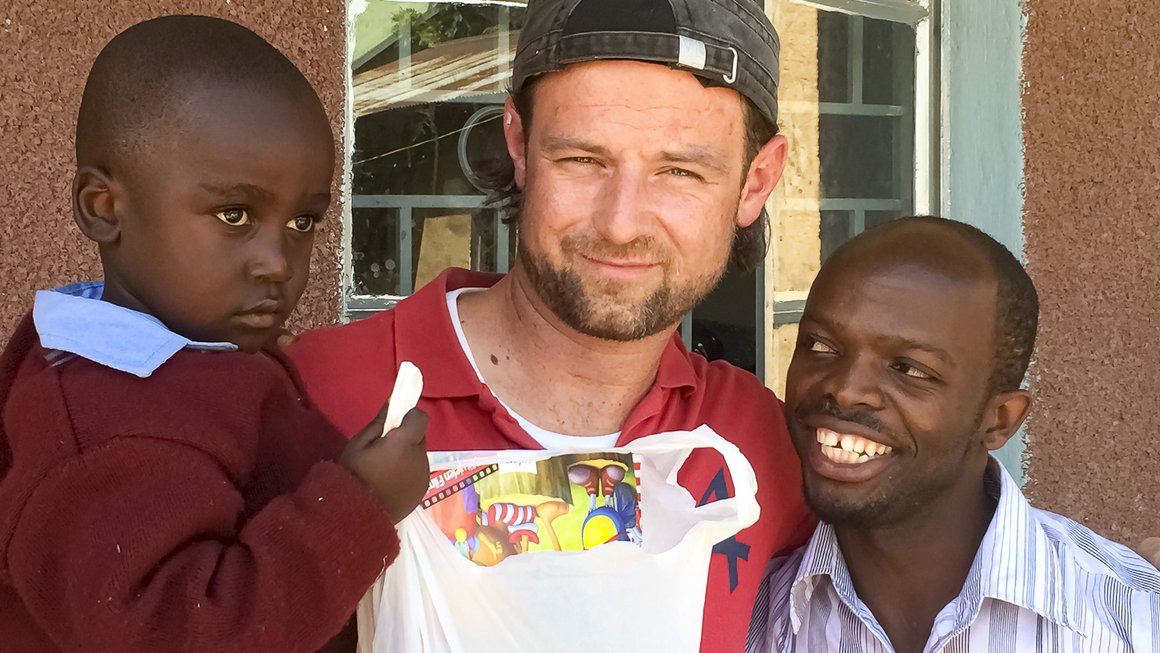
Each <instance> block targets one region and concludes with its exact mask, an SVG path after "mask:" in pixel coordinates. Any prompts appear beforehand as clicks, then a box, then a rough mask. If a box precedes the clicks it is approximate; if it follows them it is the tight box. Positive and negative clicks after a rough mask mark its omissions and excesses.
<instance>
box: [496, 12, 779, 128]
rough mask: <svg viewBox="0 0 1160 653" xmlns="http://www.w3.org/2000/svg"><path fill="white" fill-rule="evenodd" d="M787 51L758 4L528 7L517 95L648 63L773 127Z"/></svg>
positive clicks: (515, 75) (516, 69) (515, 67)
mask: <svg viewBox="0 0 1160 653" xmlns="http://www.w3.org/2000/svg"><path fill="white" fill-rule="evenodd" d="M780 49H781V43H780V41H779V40H778V37H777V32H776V31H775V30H774V29H773V25H772V24H770V22H769V18H767V17H766V15H765V13H764V12H763V11H762V8H761V7H760V6H759V5H758V3H757V0H528V7H527V11H526V13H525V14H524V26H523V29H522V30H521V31H520V39H519V43H518V45H517V46H516V58H515V61H514V62H513V64H512V90H513V91H514V92H517V93H518V92H519V91H520V90H521V89H522V88H523V86H524V84H526V83H527V82H528V80H530V79H532V78H533V77H535V76H537V75H541V74H543V73H548V72H553V71H557V70H560V69H562V68H563V67H564V66H566V65H568V64H571V63H579V62H582V61H594V60H597V59H634V60H638V61H649V62H655V63H660V64H667V65H669V66H671V67H673V68H675V69H678V70H687V71H688V72H690V73H692V74H694V75H696V76H697V78H698V79H700V80H701V83H703V84H705V85H706V86H723V87H727V88H731V89H734V90H735V91H737V92H738V93H741V94H742V95H744V96H745V97H747V98H749V100H750V101H752V102H753V104H754V105H756V106H757V108H758V110H760V111H761V113H762V115H764V116H765V118H766V119H767V120H769V124H770V125H771V126H772V125H776V124H777V82H778V56H779V52H780Z"/></svg>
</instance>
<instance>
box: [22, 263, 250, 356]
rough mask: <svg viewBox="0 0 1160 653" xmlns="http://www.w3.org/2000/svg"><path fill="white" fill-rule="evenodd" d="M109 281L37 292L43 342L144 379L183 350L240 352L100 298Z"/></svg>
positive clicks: (35, 318)
mask: <svg viewBox="0 0 1160 653" xmlns="http://www.w3.org/2000/svg"><path fill="white" fill-rule="evenodd" d="M103 292H104V283H102V282H99V281H94V282H86V283H74V284H72V285H68V286H63V287H61V288H57V289H55V290H41V291H39V292H37V293H36V300H35V302H34V304H33V307H32V321H33V324H34V325H35V326H36V333H37V335H38V336H39V337H40V345H41V346H42V347H44V348H45V349H48V350H54V351H63V352H67V353H69V354H74V355H76V356H80V357H82V358H87V359H88V360H91V361H93V362H94V363H99V364H101V365H104V366H105V367H110V368H112V369H115V370H119V371H121V372H126V373H129V374H132V375H134V376H138V377H141V378H145V377H148V376H150V375H151V374H153V372H155V371H157V368H159V367H161V366H162V365H163V364H164V363H165V362H166V361H168V360H169V359H170V358H172V357H173V355H174V354H176V353H177V352H179V351H181V350H182V349H186V348H188V349H201V350H209V351H235V350H237V346H236V345H234V344H232V343H228V342H198V341H194V340H190V339H188V338H186V337H184V336H181V335H178V334H176V333H174V332H172V331H170V330H169V329H168V328H167V327H166V326H165V325H164V324H162V323H161V320H158V319H157V318H155V317H153V316H152V315H148V314H145V313H141V312H139V311H134V310H132V309H128V308H125V307H123V306H118V305H116V304H110V303H109V302H106V301H102V300H101V294H102V293H103Z"/></svg>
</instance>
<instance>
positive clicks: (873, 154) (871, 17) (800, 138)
mask: <svg viewBox="0 0 1160 653" xmlns="http://www.w3.org/2000/svg"><path fill="white" fill-rule="evenodd" d="M925 2H926V0H924V3H921V4H920V3H918V2H913V1H911V0H809V1H806V0H767V3H766V8H767V11H768V12H769V14H770V16H771V17H772V18H773V20H774V23H775V25H776V26H777V28H778V32H779V33H780V35H781V39H782V60H781V69H782V81H781V87H780V89H779V93H780V102H781V108H780V122H781V125H780V127H781V131H782V133H783V134H785V136H786V137H787V138H788V139H789V142H790V162H789V167H788V168H787V171H786V175H785V178H784V179H783V181H782V183H781V184H780V186H779V188H778V190H777V191H776V192H775V195H774V197H772V198H771V201H770V217H771V232H772V246H771V255H770V257H769V258H768V259H767V261H766V263H765V266H764V268H763V269H760V270H758V271H756V272H755V273H750V274H733V275H729V276H727V277H726V279H724V280H723V282H722V284H721V286H720V287H719V288H718V289H717V290H716V291H714V293H713V294H712V295H711V296H710V297H708V298H707V299H706V301H705V302H703V303H702V305H700V306H698V307H697V309H695V310H694V311H693V312H692V314H691V315H690V316H688V317H687V318H686V320H685V321H684V323H683V325H682V335H683V336H684V337H685V340H686V342H688V343H689V344H690V346H691V348H693V349H694V350H697V351H699V352H701V353H703V354H705V355H706V356H707V357H709V358H721V359H725V360H728V361H730V362H732V363H734V364H735V365H737V366H739V367H742V368H745V369H749V370H751V371H753V372H755V373H757V374H758V375H759V376H763V377H764V378H765V379H766V381H767V383H768V384H769V385H770V386H772V387H774V388H778V389H780V386H781V382H782V379H783V378H784V373H785V367H786V366H787V365H788V361H789V354H790V353H791V352H792V348H793V342H794V340H795V338H796V333H797V327H796V322H797V319H798V317H800V313H801V308H802V305H803V304H804V300H805V297H806V292H807V291H808V289H809V285H810V283H811V282H812V281H813V278H814V276H815V275H816V273H817V270H818V268H819V266H820V265H821V262H822V261H823V260H824V259H825V258H826V256H828V255H829V254H830V253H831V252H832V251H833V250H834V249H835V248H836V247H838V246H839V245H841V244H842V243H843V242H845V241H846V240H848V239H849V238H850V237H851V236H853V235H855V234H857V233H859V232H861V231H862V230H863V229H865V228H868V227H871V226H873V225H875V224H879V223H881V222H883V221H886V220H890V219H893V218H896V217H898V216H901V215H905V214H909V213H913V212H915V211H916V208H917V209H918V210H920V211H927V210H929V208H928V207H929V205H930V193H931V186H932V185H933V184H932V183H931V181H932V180H933V179H934V178H935V175H934V171H932V170H931V169H930V168H931V163H930V162H931V161H933V160H934V159H935V157H932V156H928V155H925V154H924V152H925V150H926V149H927V148H928V147H929V143H930V138H929V137H927V136H924V134H925V132H926V131H927V130H928V129H929V125H930V124H931V121H930V115H931V114H932V113H933V112H934V108H933V106H932V102H933V100H932V98H931V97H929V92H928V91H927V90H926V89H928V88H929V87H930V85H929V84H926V83H924V82H923V80H924V78H925V77H926V76H927V75H929V71H930V69H931V62H930V61H929V55H928V54H927V53H926V51H928V50H929V48H927V47H925V43H926V39H928V38H929V34H928V29H929V27H928V26H926V27H922V28H920V29H916V27H915V25H916V24H919V21H921V20H922V19H923V17H924V16H926V15H927V11H928V9H927V8H926V6H925ZM512 5H514V6H512ZM522 19H523V9H522V8H520V7H519V6H518V4H517V3H511V2H506V3H500V2H493V3H473V4H459V3H449V2H442V3H440V2H399V1H397V0H370V1H369V3H367V4H366V8H365V10H364V11H363V12H362V13H361V14H359V15H358V16H357V17H356V18H355V21H354V33H353V38H354V56H353V59H352V66H351V74H352V88H353V96H352V102H353V110H354V118H355V120H354V147H353V153H352V157H351V171H352V177H353V179H352V184H353V185H352V202H351V217H350V220H351V222H350V225H349V226H350V228H349V229H348V230H347V233H348V237H349V238H350V241H349V246H348V248H347V251H348V257H349V261H348V268H347V276H346V278H347V279H348V280H349V281H348V287H347V289H346V297H347V303H346V312H347V315H348V316H349V317H359V316H361V315H365V314H366V313H367V312H369V311H374V310H381V309H383V308H386V307H388V306H390V305H391V304H392V303H393V302H394V301H396V300H397V299H398V298H400V297H402V296H406V295H408V294H410V293H411V292H413V291H414V289H415V288H418V287H420V286H421V285H422V284H423V283H425V282H426V281H428V280H430V279H431V278H432V277H433V276H434V275H435V274H436V273H437V272H439V271H440V270H442V269H443V268H445V267H447V266H450V265H455V266H461V267H470V268H474V269H478V270H492V271H498V272H503V271H506V270H507V269H508V267H509V266H510V265H511V262H512V256H513V253H514V251H515V240H514V238H515V234H514V232H513V230H510V229H508V227H507V226H506V225H504V224H503V223H502V221H501V220H500V219H499V218H500V216H498V215H496V214H495V212H494V211H479V210H478V207H479V206H480V205H481V203H482V201H483V196H482V194H481V192H480V191H479V189H478V188H477V186H476V184H475V180H476V179H477V175H478V174H479V173H480V171H482V170H485V169H486V168H487V167H488V166H489V165H494V163H495V161H496V160H497V158H496V157H503V156H505V155H504V148H503V141H502V131H501V129H500V125H499V121H498V118H499V116H500V112H499V107H500V106H501V105H502V103H503V99H504V89H505V85H506V83H507V80H508V72H509V70H510V64H511V59H512V57H513V55H514V48H515V44H516V41H517V39H518V30H519V28H520V25H521V21H522ZM929 22H930V21H926V22H925V23H921V24H922V25H927V23H929Z"/></svg>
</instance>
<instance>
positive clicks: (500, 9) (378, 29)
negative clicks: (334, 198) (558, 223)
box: [348, 0, 523, 309]
mask: <svg viewBox="0 0 1160 653" xmlns="http://www.w3.org/2000/svg"><path fill="white" fill-rule="evenodd" d="M522 19H523V9H522V8H518V7H510V6H506V5H496V4H454V3H435V2H430V3H428V2H396V1H393V0H372V1H371V2H369V3H367V6H366V9H365V11H363V13H361V14H359V15H358V16H357V17H356V19H355V23H354V38H355V44H354V57H353V60H352V70H351V76H352V88H353V98H352V99H353V105H354V114H355V123H354V148H353V154H352V161H351V163H352V165H351V171H352V195H353V197H352V216H351V218H352V219H351V225H350V226H351V231H350V237H351V250H350V251H351V257H350V258H351V279H352V284H351V288H349V289H348V292H349V293H350V294H351V295H353V296H355V297H392V298H397V297H401V296H406V295H409V294H411V293H412V292H414V291H415V289H416V288H419V287H421V286H422V285H423V284H424V283H426V282H427V281H430V280H431V278H433V277H434V276H435V274H437V273H438V272H439V271H440V270H442V269H443V268H446V267H448V266H458V267H468V268H473V269H477V270H488V271H498V272H503V271H506V270H507V269H508V268H509V266H510V264H511V254H512V253H513V252H514V251H515V246H514V245H515V243H514V240H513V238H514V235H513V233H512V231H511V230H509V229H508V227H507V225H505V224H503V223H502V221H500V220H499V219H498V218H499V216H497V214H496V212H495V211H480V210H478V207H479V206H480V204H481V203H482V200H483V195H482V193H481V191H480V190H479V189H478V188H477V187H476V181H477V179H478V176H479V175H480V174H481V173H482V172H484V171H486V170H487V169H488V168H490V167H491V166H494V165H497V161H499V160H501V159H502V157H504V156H505V154H504V146H503V133H502V131H501V129H500V123H499V118H500V116H501V115H502V114H501V107H502V104H503V99H504V92H505V89H506V84H507V80H508V77H509V74H510V71H511V58H512V56H513V54H514V48H515V42H516V41H515V40H516V38H517V37H518V29H519V27H520V25H521V21H522ZM351 305H352V306H354V307H355V308H356V309H357V308H359V306H361V305H360V304H359V303H358V302H357V301H356V302H353V303H352V304H351ZM385 305H387V304H383V306H385Z"/></svg>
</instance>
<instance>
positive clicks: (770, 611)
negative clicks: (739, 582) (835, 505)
mask: <svg viewBox="0 0 1160 653" xmlns="http://www.w3.org/2000/svg"><path fill="white" fill-rule="evenodd" d="M805 551H806V546H805V545H803V546H801V547H798V548H797V549H796V550H794V551H793V552H791V553H789V554H788V555H783V556H778V557H776V558H774V559H772V560H770V561H769V564H768V566H766V568H765V575H764V577H763V578H762V579H761V585H760V586H759V587H758V589H757V599H756V600H755V601H754V603H753V615H752V617H751V619H750V622H749V636H748V637H747V638H746V643H745V650H746V651H749V652H751V653H756V652H759V651H760V652H765V651H773V650H777V649H778V647H777V644H778V642H779V641H780V640H781V639H782V638H784V634H785V633H786V632H787V630H788V626H789V624H790V620H791V618H792V615H791V609H792V605H791V591H792V589H793V584H794V582H795V581H796V580H797V577H798V569H799V568H800V567H801V564H802V559H803V557H804V555H805Z"/></svg>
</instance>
